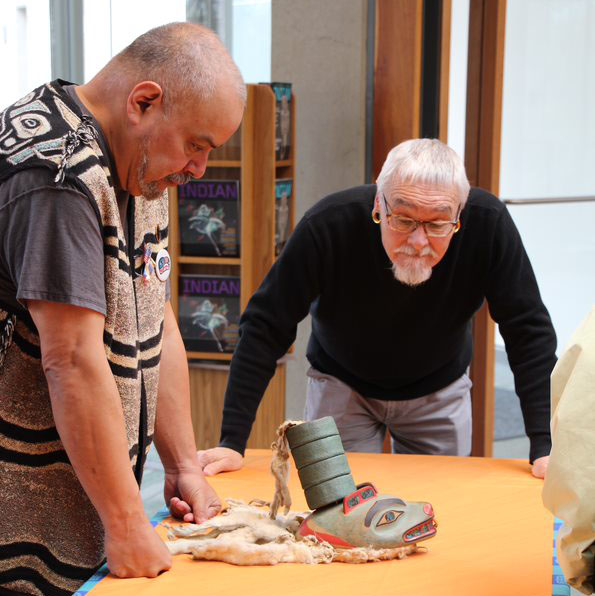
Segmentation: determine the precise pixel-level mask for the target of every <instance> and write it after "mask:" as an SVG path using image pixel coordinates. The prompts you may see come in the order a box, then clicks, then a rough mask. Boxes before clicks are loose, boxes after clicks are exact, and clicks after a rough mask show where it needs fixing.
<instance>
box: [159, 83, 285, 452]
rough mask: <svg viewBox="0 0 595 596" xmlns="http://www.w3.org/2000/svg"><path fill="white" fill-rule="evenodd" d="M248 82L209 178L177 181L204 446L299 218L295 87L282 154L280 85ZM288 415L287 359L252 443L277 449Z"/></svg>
mask: <svg viewBox="0 0 595 596" xmlns="http://www.w3.org/2000/svg"><path fill="white" fill-rule="evenodd" d="M247 87H248V97H247V103H246V111H245V114H244V119H243V121H242V125H241V126H240V129H239V130H238V131H237V132H236V133H235V134H234V135H233V137H232V138H231V139H230V140H229V141H228V142H227V143H226V144H225V145H224V146H223V147H221V148H219V149H216V150H214V151H212V152H211V155H210V157H209V162H208V167H207V170H206V172H205V175H204V176H203V178H201V179H200V180H195V181H191V182H189V183H188V184H186V185H182V186H179V187H171V188H170V189H169V206H170V242H169V251H170V254H171V258H172V263H173V267H172V274H171V277H170V279H171V301H172V306H173V309H174V312H175V313H176V316H177V317H178V323H179V325H180V330H181V332H182V337H183V339H184V343H185V346H186V350H187V355H188V359H189V362H190V390H191V406H192V418H193V426H194V431H195V436H196V441H197V446H198V448H199V449H204V448H207V447H212V446H215V445H217V443H218V441H219V429H220V426H221V413H222V410H223V398H224V394H225V387H226V385H227V376H228V373H229V361H230V360H231V357H232V353H233V349H234V347H235V344H236V343H237V331H238V322H239V315H240V313H241V312H242V311H243V310H244V309H245V307H246V305H247V303H248V301H249V299H250V297H251V296H252V294H253V293H254V292H255V291H256V289H257V288H258V286H259V285H260V283H261V282H262V280H263V279H264V277H265V275H266V274H267V273H268V271H269V269H270V268H271V267H272V265H273V263H274V261H275V259H276V257H277V256H278V254H279V252H280V251H281V250H282V248H283V246H284V244H285V242H286V241H287V236H288V234H289V233H291V230H292V229H293V226H294V219H295V215H294V214H295V201H294V197H295V177H294V171H295V170H294V164H295V103H296V102H295V96H294V95H290V101H288V102H287V101H284V107H285V104H286V105H288V106H289V108H288V109H289V127H290V129H289V134H287V132H286V129H287V126H288V123H287V114H285V115H284V122H283V125H284V128H283V130H284V132H285V138H289V139H290V145H289V147H288V148H286V149H285V150H284V151H283V155H281V154H280V152H279V140H278V139H276V136H278V135H279V131H280V125H279V108H278V98H277V96H276V93H275V86H274V85H265V84H260V85H248V86H247ZM288 88H289V93H290V86H289V85H287V84H285V87H284V93H285V95H287V94H288V91H287V89H288ZM277 95H278V92H277ZM286 109H287V108H286ZM279 157H283V159H279ZM284 415H285V364H283V363H279V364H278V366H277V371H276V374H275V376H274V377H273V379H272V380H271V382H270V384H269V387H268V389H267V391H266V393H265V396H264V398H263V401H262V403H261V406H260V409H259V412H258V415H257V417H256V421H255V424H254V427H253V429H252V434H251V436H250V440H249V442H248V447H254V448H258V447H267V448H268V447H269V446H270V443H271V442H272V440H273V439H274V433H275V429H276V427H277V425H278V424H279V423H281V422H282V421H283V418H284Z"/></svg>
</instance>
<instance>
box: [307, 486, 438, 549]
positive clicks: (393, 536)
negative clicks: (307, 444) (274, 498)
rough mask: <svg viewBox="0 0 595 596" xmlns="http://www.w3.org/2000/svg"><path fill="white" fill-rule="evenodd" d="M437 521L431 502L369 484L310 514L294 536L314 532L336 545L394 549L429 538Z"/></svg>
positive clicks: (337, 546)
mask: <svg viewBox="0 0 595 596" xmlns="http://www.w3.org/2000/svg"><path fill="white" fill-rule="evenodd" d="M436 528H437V524H436V522H435V520H434V510H433V508H432V505H430V503H423V502H406V501H403V500H402V499H399V498H396V497H393V496H390V495H379V494H378V493H377V491H376V489H375V488H374V486H373V485H372V484H369V483H365V484H360V485H359V486H358V490H357V491H356V492H354V493H353V494H351V495H348V496H347V497H345V498H344V499H343V500H342V501H340V502H339V503H336V504H331V505H327V506H326V507H321V508H320V509H317V510H316V511H314V512H313V513H312V514H310V515H309V516H308V517H307V518H306V519H305V520H304V522H303V523H302V525H301V526H300V528H299V530H298V532H297V535H296V537H298V538H300V537H301V538H304V537H306V536H311V535H315V536H316V537H317V538H318V539H320V540H326V541H327V542H329V543H330V544H332V545H333V546H334V547H335V548H354V547H358V546H365V547H372V548H396V547H399V546H404V545H407V544H414V543H416V542H420V541H421V540H427V539H428V538H432V536H435V534H436Z"/></svg>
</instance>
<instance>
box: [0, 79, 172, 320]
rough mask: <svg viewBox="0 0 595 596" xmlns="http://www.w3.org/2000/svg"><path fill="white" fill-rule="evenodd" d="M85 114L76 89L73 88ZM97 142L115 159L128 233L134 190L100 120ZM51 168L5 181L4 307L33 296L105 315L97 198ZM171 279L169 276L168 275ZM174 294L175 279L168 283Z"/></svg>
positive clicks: (18, 306) (0, 209) (0, 247)
mask: <svg viewBox="0 0 595 596" xmlns="http://www.w3.org/2000/svg"><path fill="white" fill-rule="evenodd" d="M66 91H67V92H68V93H69V95H70V96H71V97H72V98H73V99H74V100H75V101H76V102H77V104H78V105H79V106H80V107H81V109H82V110H83V112H84V113H85V114H88V115H90V116H91V114H90V113H89V112H88V110H87V109H86V108H85V107H84V106H83V105H82V103H81V102H80V100H79V99H78V96H77V95H76V93H75V92H74V86H70V87H67V88H66ZM93 125H94V126H95V128H96V130H97V132H98V136H99V139H98V143H99V145H100V147H101V149H102V151H103V152H104V154H105V155H106V157H107V159H108V162H109V169H110V172H111V174H112V179H113V181H114V186H115V190H116V197H117V199H118V207H119V210H120V217H121V219H122V226H123V228H124V232H125V234H126V236H127V225H126V210H127V205H128V197H129V195H128V193H127V192H126V191H123V190H122V189H121V187H120V186H119V184H118V178H117V172H116V168H115V167H114V161H113V158H112V155H111V152H110V150H109V147H108V145H107V143H106V141H105V136H104V134H103V132H102V130H101V127H100V126H99V123H98V122H97V121H96V120H95V119H93ZM53 178H54V174H53V173H52V172H51V171H50V170H49V169H46V168H31V169H28V170H24V171H21V172H18V173H16V174H14V175H13V176H11V177H10V178H8V179H7V180H5V181H4V182H2V183H0V307H4V309H5V310H6V309H7V310H10V311H12V312H15V313H17V314H18V313H23V312H24V311H25V310H26V309H25V306H24V301H25V300H27V299H34V300H48V301H50V302H62V303H65V304H72V305H75V306H81V307H84V308H89V309H91V310H95V311H97V312H99V313H101V314H104V315H105V314H106V310H105V309H106V304H105V285H104V254H103V238H102V235H101V225H100V221H99V219H98V214H97V212H96V211H95V208H94V206H93V204H92V203H91V201H90V199H89V198H88V197H87V196H86V195H84V194H83V193H81V192H80V191H79V190H77V188H76V187H75V186H73V185H70V184H69V183H68V181H65V182H64V183H63V184H61V185H60V186H56V184H55V183H54V181H53ZM168 281H169V280H168ZM167 290H168V291H167V292H166V294H167V298H169V284H168V288H167Z"/></svg>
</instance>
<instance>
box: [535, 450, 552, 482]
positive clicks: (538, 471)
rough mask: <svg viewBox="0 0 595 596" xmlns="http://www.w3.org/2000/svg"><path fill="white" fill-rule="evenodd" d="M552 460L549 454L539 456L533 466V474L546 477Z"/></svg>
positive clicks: (536, 476) (537, 476)
mask: <svg viewBox="0 0 595 596" xmlns="http://www.w3.org/2000/svg"><path fill="white" fill-rule="evenodd" d="M549 461H550V456H549V455H544V456H543V457H538V458H537V459H536V460H535V461H534V462H533V465H532V466H531V474H533V476H535V478H545V473H546V472H547V465H548V463H549Z"/></svg>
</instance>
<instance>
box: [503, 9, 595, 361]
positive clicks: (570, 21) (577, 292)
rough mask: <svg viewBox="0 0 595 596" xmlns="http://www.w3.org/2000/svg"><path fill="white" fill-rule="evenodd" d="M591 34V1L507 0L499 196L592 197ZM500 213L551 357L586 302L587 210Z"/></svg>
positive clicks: (593, 259)
mask: <svg viewBox="0 0 595 596" xmlns="http://www.w3.org/2000/svg"><path fill="white" fill-rule="evenodd" d="M594 31H595V2H593V0H508V3H507V15H506V40H505V62H504V95H503V110H502V148H501V169H500V196H501V197H503V198H533V197H572V196H581V195H595V167H594V166H593V164H594V163H595V110H594V108H593V105H594V103H595V35H593V32H594ZM509 209H510V212H511V214H512V216H513V218H514V220H515V222H516V224H517V226H518V228H519V230H520V232H521V235H522V237H523V241H524V243H525V247H526V249H527V252H528V253H529V257H530V259H531V262H532V263H533V267H534V269H535V272H536V276H537V280H538V283H539V285H540V289H541V292H542V296H543V299H544V302H545V303H546V306H547V307H548V308H549V310H550V314H551V315H552V320H553V322H554V327H555V328H556V332H557V334H558V343H559V350H558V351H559V352H560V351H561V350H562V349H563V347H564V345H565V344H566V343H567V341H568V339H569V337H570V335H571V333H572V331H573V330H574V328H575V327H577V326H578V324H579V323H580V321H581V320H582V319H583V318H584V317H585V316H586V314H587V313H588V312H589V311H590V309H591V305H592V304H593V303H595V275H594V265H593V263H595V234H593V226H594V224H595V203H584V204H578V203H563V204H558V205H544V206H535V205H523V206H510V207H509ZM498 341H499V343H502V340H501V339H499V340H498Z"/></svg>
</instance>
